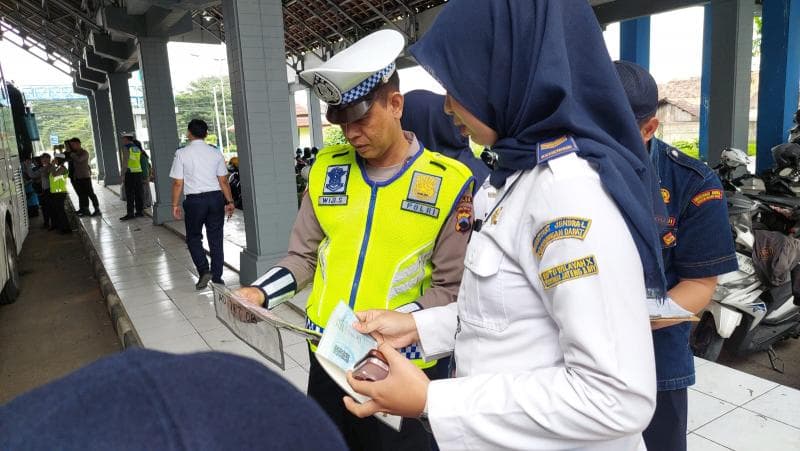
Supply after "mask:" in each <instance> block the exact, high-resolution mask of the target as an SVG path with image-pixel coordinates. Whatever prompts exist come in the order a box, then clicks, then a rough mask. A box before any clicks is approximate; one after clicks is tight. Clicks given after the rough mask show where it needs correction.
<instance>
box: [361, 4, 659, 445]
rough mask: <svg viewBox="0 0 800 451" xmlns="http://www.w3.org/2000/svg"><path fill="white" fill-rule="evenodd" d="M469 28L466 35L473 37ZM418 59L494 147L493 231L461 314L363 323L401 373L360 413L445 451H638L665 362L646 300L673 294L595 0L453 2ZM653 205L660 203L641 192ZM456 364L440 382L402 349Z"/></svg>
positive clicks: (448, 309)
mask: <svg viewBox="0 0 800 451" xmlns="http://www.w3.org/2000/svg"><path fill="white" fill-rule="evenodd" d="M464 24H469V26H468V27H467V26H464ZM410 52H411V54H412V55H413V56H414V57H415V58H416V60H417V61H418V62H419V63H420V64H421V65H422V67H423V68H425V69H426V70H427V71H428V72H429V73H431V74H432V75H434V76H435V77H436V79H437V80H439V82H440V83H441V84H442V86H444V88H445V89H446V90H447V93H448V98H447V104H446V109H447V111H448V112H449V113H450V114H451V115H452V116H453V120H454V122H455V124H456V125H457V126H460V127H462V129H463V130H465V131H466V132H467V133H469V135H470V136H471V138H472V139H473V140H474V141H475V142H477V143H479V144H482V145H485V146H489V147H491V150H492V152H494V153H496V154H497V156H498V159H497V168H496V169H495V171H494V172H493V173H492V175H491V176H490V180H491V184H490V187H489V189H491V190H492V191H493V192H492V193H491V194H492V195H490V196H487V199H488V203H487V206H486V208H488V211H486V212H485V215H484V212H483V211H480V210H481V209H482V207H479V206H478V205H477V204H476V207H475V209H476V217H486V218H487V220H486V221H485V222H484V223H483V224H482V225H481V227H480V229H478V227H477V223H476V228H475V230H474V231H473V233H472V237H471V240H470V243H469V247H468V248H467V255H466V258H465V260H464V264H465V266H466V270H465V271H464V276H463V281H462V285H461V290H460V292H459V298H458V302H456V303H455V304H452V305H448V306H445V307H439V308H435V309H425V310H422V311H418V312H414V313H412V314H410V315H409V314H405V313H400V312H392V311H386V310H383V311H370V312H360V313H359V317H360V319H361V320H362V322H361V323H359V325H358V329H359V330H360V331H361V332H375V331H377V332H379V333H381V334H383V336H384V337H385V339H386V341H385V342H384V343H383V344H382V345H381V346H380V351H381V352H382V353H383V354H384V356H385V357H386V358H387V360H388V363H389V375H388V377H387V378H386V379H384V380H382V381H378V382H366V381H357V380H354V379H353V378H352V376H350V377H349V379H348V382H349V383H350V384H351V385H352V386H353V388H354V389H355V390H356V391H358V392H360V393H363V394H365V395H367V396H369V397H370V398H372V399H371V400H370V401H368V402H366V403H363V404H357V403H355V402H354V401H353V400H352V399H349V398H348V399H346V400H345V403H346V405H347V407H348V409H350V411H351V412H354V413H355V414H357V415H371V414H373V413H375V412H380V411H385V412H390V413H395V414H400V415H402V416H405V417H417V416H423V418H424V419H425V421H427V422H428V423H429V424H430V426H431V427H432V430H433V433H434V436H435V438H436V441H437V443H438V445H439V447H440V448H441V449H443V450H448V449H478V450H489V449H491V450H499V449H581V450H615V451H617V450H643V449H644V443H643V441H642V437H641V431H642V430H643V429H644V428H645V427H646V426H647V423H648V422H649V420H650V417H651V415H652V412H653V409H654V405H655V397H656V389H655V388H656V387H655V364H654V359H653V348H652V339H651V334H650V325H649V321H648V312H647V308H646V306H645V300H646V297H647V296H648V295H650V296H653V297H663V296H664V288H665V287H664V281H663V272H662V268H661V264H660V262H659V260H660V258H659V257H660V251H661V249H660V246H659V245H658V239H659V236H658V229H657V227H656V224H655V221H654V220H653V215H654V214H655V212H654V205H655V201H656V200H659V201H660V199H658V197H657V196H658V188H657V186H656V183H655V182H656V179H655V174H654V173H653V171H652V169H651V167H650V164H649V161H648V158H647V154H646V152H645V149H644V146H643V145H642V140H641V136H640V135H639V130H638V129H637V127H636V123H635V121H634V119H633V116H632V115H631V114H630V112H629V111H630V107H629V106H628V105H627V99H626V97H625V93H624V92H623V91H622V88H621V86H620V83H619V80H618V79H617V74H616V72H615V71H614V67H613V65H612V63H611V61H610V60H609V59H608V51H607V50H606V48H605V45H604V42H603V37H602V33H601V31H600V27H599V25H598V23H597V19H596V17H595V15H594V13H593V11H592V9H591V7H590V6H589V4H588V3H587V2H586V1H584V0H537V1H491V2H487V1H485V0H452V1H450V2H448V3H447V5H446V6H445V7H444V8H443V9H442V11H441V12H440V13H439V15H438V17H437V18H436V21H435V22H434V24H433V26H432V27H431V29H430V30H429V31H428V32H427V33H426V34H425V35H424V36H423V37H422V38H421V39H420V41H419V42H417V44H415V45H414V46H412V47H411V49H410ZM646 193H649V194H650V196H643V194H646ZM416 340H419V343H420V347H421V350H422V353H423V356H424V357H425V358H426V359H428V358H436V357H438V356H441V355H448V354H451V353H453V355H454V366H455V376H456V377H454V378H451V379H444V380H437V381H428V379H427V378H426V376H425V375H424V374H422V373H421V372H420V371H419V370H418V369H417V368H416V367H414V366H412V365H409V364H408V363H407V362H406V361H405V360H404V359H402V358H399V357H400V356H399V354H398V353H397V352H396V351H395V350H394V348H396V347H398V346H404V345H406V344H407V343H409V342H412V341H416Z"/></svg>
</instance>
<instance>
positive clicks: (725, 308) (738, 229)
mask: <svg viewBox="0 0 800 451" xmlns="http://www.w3.org/2000/svg"><path fill="white" fill-rule="evenodd" d="M750 196H751V197H752V196H753V195H752V194H751V195H750ZM755 196H756V197H764V196H765V195H755ZM751 197H748V196H747V195H745V194H743V193H742V192H739V191H729V192H728V193H727V202H728V215H729V220H730V224H731V232H732V233H733V236H734V241H735V243H736V259H737V262H738V264H739V269H738V270H737V271H734V272H731V273H728V274H723V275H721V276H719V277H718V279H717V283H718V284H717V289H716V290H715V292H714V295H713V296H712V300H711V302H710V303H709V305H708V306H706V308H705V309H704V310H703V311H702V312H700V314H699V315H700V318H701V319H700V322H699V323H698V325H697V327H696V328H695V330H694V332H693V334H692V337H691V346H692V349H693V351H694V353H695V355H696V356H698V357H702V358H704V359H707V360H711V361H715V360H717V358H719V355H720V352H721V351H722V349H723V346H724V347H725V349H726V350H727V351H728V352H730V353H732V354H733V355H746V354H750V353H754V352H761V351H766V352H768V355H769V358H770V362H771V364H772V366H773V368H774V369H776V370H777V371H782V370H783V369H782V363H781V361H780V359H779V358H778V357H777V356H776V354H775V351H774V350H773V348H772V346H773V345H774V344H775V343H777V342H779V341H781V340H785V339H788V338H798V337H799V336H800V305H797V304H796V302H797V301H795V299H796V297H795V295H796V294H800V293H795V291H798V290H793V285H792V282H793V280H789V281H786V282H783V283H781V284H779V285H777V286H772V285H770V284H769V283H767V280H766V279H767V278H766V277H765V276H764V275H763V274H759V271H758V270H757V265H756V264H755V262H754V261H753V257H754V250H755V252H766V251H765V249H767V247H764V246H761V243H759V241H763V239H764V238H765V234H767V233H769V229H773V227H774V228H778V229H780V230H779V232H781V233H784V230H785V227H786V223H787V221H788V219H787V218H786V216H784V214H783V213H781V212H779V211H776V205H770V204H767V203H764V202H762V201H761V200H758V199H754V198H751ZM794 211H795V212H794V213H792V214H791V215H792V216H794V217H795V218H796V217H797V216H798V215H797V213H796V211H797V208H796V209H795V210H794ZM754 220H755V222H754ZM796 223H797V221H796V219H795V222H794V224H796ZM773 230H774V229H773ZM786 239H789V240H794V239H795V238H793V237H791V236H789V237H786ZM755 257H756V258H758V257H760V255H758V254H757V255H755ZM768 257H770V256H768ZM791 266H792V267H794V268H795V269H796V268H797V264H796V262H793V263H792V265H791ZM793 275H794V272H793ZM797 278H800V275H798V277H797ZM797 282H800V281H795V283H797ZM797 299H800V296H798V297H797Z"/></svg>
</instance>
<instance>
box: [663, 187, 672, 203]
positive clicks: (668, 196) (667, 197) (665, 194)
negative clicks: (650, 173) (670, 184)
mask: <svg viewBox="0 0 800 451" xmlns="http://www.w3.org/2000/svg"><path fill="white" fill-rule="evenodd" d="M671 198H672V194H670V192H669V190H668V189H666V188H661V199H663V200H664V203H665V204H668V203H669V201H670V199H671Z"/></svg>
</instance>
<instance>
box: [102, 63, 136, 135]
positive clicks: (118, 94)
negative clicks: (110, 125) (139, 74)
mask: <svg viewBox="0 0 800 451" xmlns="http://www.w3.org/2000/svg"><path fill="white" fill-rule="evenodd" d="M128 78H130V74H129V73H127V72H109V73H108V83H109V85H110V86H111V107H112V108H113V109H114V124H115V125H116V126H117V136H121V135H122V133H123V132H129V133H130V132H133V131H134V130H135V126H134V123H133V107H131V90H130V88H129V87H128ZM120 144H121V141H120Z"/></svg>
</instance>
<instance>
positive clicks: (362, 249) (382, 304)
mask: <svg viewBox="0 0 800 451" xmlns="http://www.w3.org/2000/svg"><path fill="white" fill-rule="evenodd" d="M403 47H404V39H403V37H402V35H400V34H399V33H397V32H395V31H391V30H383V31H378V32H376V33H374V34H372V35H369V36H367V37H365V38H363V39H362V40H360V41H359V42H357V43H356V44H354V45H353V46H351V47H350V48H348V49H347V50H345V51H343V52H341V53H339V54H337V55H336V56H334V57H333V58H331V59H330V60H328V61H327V62H326V63H324V64H323V65H321V66H320V67H317V68H316V69H312V70H308V71H305V72H303V73H302V74H301V77H303V78H304V79H305V80H306V81H308V82H309V83H310V84H311V85H312V89H313V91H314V93H315V94H316V95H317V96H318V97H320V98H321V99H322V100H324V101H325V102H326V103H328V110H327V118H328V120H329V121H330V122H331V123H333V124H339V125H341V127H342V131H343V132H344V135H345V137H346V138H347V140H348V141H349V144H345V145H338V146H331V147H327V148H324V149H321V150H320V151H319V153H318V154H317V159H316V162H315V163H314V165H313V166H312V167H311V172H310V176H309V184H308V189H307V191H306V193H305V195H304V196H303V200H302V205H301V207H300V211H299V213H298V215H297V220H296V222H295V225H294V229H293V230H292V235H291V238H290V241H289V255H288V256H287V257H286V258H284V259H283V260H282V261H281V262H279V263H278V264H277V266H275V267H273V268H271V269H270V270H269V271H267V272H266V274H264V275H263V276H262V277H261V278H259V279H258V280H257V281H256V282H255V283H254V286H253V287H249V288H243V289H241V290H240V291H239V294H240V295H242V296H244V297H247V298H248V299H249V300H250V301H251V302H254V303H257V304H259V305H261V304H263V305H266V306H267V307H269V308H272V307H274V306H275V305H277V304H278V303H280V302H282V301H284V300H286V299H288V298H289V297H291V296H293V295H294V294H295V293H296V292H297V291H299V290H300V289H302V288H303V287H304V286H305V285H307V284H308V283H310V282H311V281H312V279H313V289H312V292H311V295H310V296H309V298H308V306H307V308H306V312H307V315H308V316H307V327H309V328H313V329H316V330H319V331H322V330H323V329H324V328H325V327H326V323H327V321H328V318H329V316H330V314H331V312H332V311H333V309H334V308H335V307H336V306H337V304H338V303H339V302H340V301H342V300H344V301H345V302H347V303H349V305H350V307H352V308H353V309H354V310H356V311H358V310H366V309H374V308H390V309H398V310H401V311H407V312H408V311H415V310H420V309H423V310H424V309H428V308H433V307H436V306H441V305H446V304H450V303H452V302H453V301H455V299H456V293H457V291H458V286H459V283H460V281H461V275H462V272H463V265H462V261H463V258H464V251H465V248H466V244H467V239H468V232H469V230H470V227H471V220H472V205H471V194H470V192H471V189H472V177H471V176H470V173H469V170H468V169H467V168H466V167H465V166H464V165H462V164H461V163H459V162H457V161H455V160H452V159H449V158H447V157H444V156H442V155H439V154H435V153H433V152H430V151H428V150H426V149H424V148H423V146H422V145H421V143H420V142H419V141H418V140H417V138H416V137H415V136H414V134H413V133H409V132H404V131H403V129H402V127H401V124H400V118H401V116H402V112H403V95H402V94H400V92H399V77H398V74H397V72H396V66H395V62H394V59H395V58H396V57H397V55H399V53H400V52H401V51H402V50H403ZM408 345H409V346H408V347H406V348H405V349H402V350H401V352H402V353H403V355H404V357H403V358H413V362H414V363H415V364H417V365H419V366H420V367H422V368H423V369H425V370H426V371H428V372H429V373H432V374H435V373H438V371H435V366H436V361H428V362H422V361H421V360H419V350H418V349H417V348H416V347H415V346H413V345H412V343H408ZM314 350H315V349H314V348H313V347H312V351H314ZM409 364H410V365H413V363H409ZM308 394H309V396H310V397H312V398H313V399H315V400H316V401H317V402H318V403H319V404H320V405H321V406H322V408H323V409H324V410H325V411H326V412H327V413H328V415H330V417H331V418H332V419H333V421H334V423H336V424H337V426H338V427H339V428H340V430H341V431H342V433H343V434H344V436H345V439H346V440H347V442H348V445H349V446H350V448H351V449H353V450H403V449H408V450H423V449H429V447H430V446H431V442H430V435H429V434H428V433H426V432H425V430H424V429H423V428H422V426H421V425H420V424H419V423H418V422H416V421H405V422H404V423H403V425H402V428H401V431H400V432H399V433H398V432H395V431H393V430H391V429H390V428H388V427H387V426H385V425H383V424H382V423H380V422H379V421H377V420H376V419H375V418H366V419H363V420H361V419H358V418H356V417H354V416H352V415H351V414H349V413H348V412H347V411H346V410H345V408H344V405H343V404H342V397H343V396H344V392H343V391H342V390H341V389H340V388H339V387H338V386H337V385H336V383H335V382H334V381H333V380H331V379H330V378H329V377H328V375H327V374H326V373H325V372H324V370H323V369H322V368H321V367H320V365H319V363H318V362H317V361H316V359H315V358H312V359H311V368H310V374H309V382H308Z"/></svg>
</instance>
